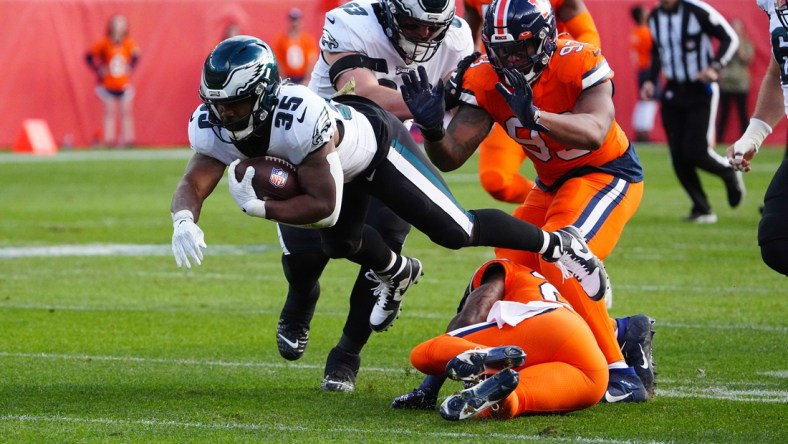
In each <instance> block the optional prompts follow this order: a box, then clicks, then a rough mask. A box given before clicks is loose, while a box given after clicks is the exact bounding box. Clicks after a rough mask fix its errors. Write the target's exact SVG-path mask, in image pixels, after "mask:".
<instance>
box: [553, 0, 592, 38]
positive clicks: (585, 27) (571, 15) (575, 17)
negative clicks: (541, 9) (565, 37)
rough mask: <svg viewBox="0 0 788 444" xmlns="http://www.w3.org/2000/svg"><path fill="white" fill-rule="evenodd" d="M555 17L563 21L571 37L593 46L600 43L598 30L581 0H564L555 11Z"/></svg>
mask: <svg viewBox="0 0 788 444" xmlns="http://www.w3.org/2000/svg"><path fill="white" fill-rule="evenodd" d="M556 17H557V18H558V20H559V21H561V22H563V23H564V25H565V26H566V30H567V31H568V32H569V34H571V35H572V38H573V39H575V40H577V41H580V42H586V43H591V44H592V45H594V46H601V45H602V42H601V39H600V38H599V30H597V28H596V23H594V19H593V17H591V13H590V12H589V11H588V8H587V7H586V5H585V3H583V0H565V1H564V4H563V5H561V9H559V10H558V11H556Z"/></svg>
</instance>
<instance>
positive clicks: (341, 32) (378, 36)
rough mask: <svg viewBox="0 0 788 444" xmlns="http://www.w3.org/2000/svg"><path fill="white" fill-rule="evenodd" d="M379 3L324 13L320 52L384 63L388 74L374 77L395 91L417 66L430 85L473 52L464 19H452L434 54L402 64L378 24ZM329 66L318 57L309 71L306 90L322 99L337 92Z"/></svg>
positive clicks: (363, 1) (361, 2)
mask: <svg viewBox="0 0 788 444" xmlns="http://www.w3.org/2000/svg"><path fill="white" fill-rule="evenodd" d="M374 5H377V6H376V7H380V3H378V2H377V1H371V0H357V1H353V2H351V3H347V4H345V5H343V6H340V7H338V8H334V9H332V10H331V11H328V13H326V20H325V22H324V24H323V35H322V36H321V38H320V49H321V50H322V51H324V52H332V53H341V52H355V53H360V54H364V55H366V56H367V57H370V58H373V59H383V60H385V61H386V66H387V68H388V71H387V72H375V71H373V72H374V73H375V76H376V77H377V78H378V80H380V79H385V80H389V81H392V82H394V83H395V84H396V85H397V89H398V90H399V87H400V86H401V85H402V79H401V78H400V75H401V74H404V73H406V72H409V71H413V70H415V69H416V68H417V67H418V66H419V65H422V66H424V68H425V69H426V70H427V75H428V76H429V79H430V82H431V83H433V84H435V82H437V81H438V79H441V78H444V77H446V76H447V75H448V74H449V73H450V72H452V71H454V69H455V68H456V67H457V63H458V62H459V61H460V60H462V58H463V57H465V56H467V55H469V54H471V53H472V52H473V49H474V48H473V36H472V35H471V29H470V27H469V26H468V23H467V22H465V20H463V19H461V18H459V17H455V18H454V21H453V22H452V24H451V25H450V26H449V30H448V31H447V32H446V37H445V38H444V39H443V42H442V43H441V45H440V47H439V48H438V51H437V53H436V54H435V56H433V57H432V58H431V59H430V60H428V61H426V62H423V63H420V64H419V63H415V62H414V63H411V64H410V65H406V64H405V61H404V60H402V57H401V56H400V55H399V53H398V52H397V49H396V47H395V46H394V44H393V43H392V42H391V40H389V38H388V37H387V36H386V33H385V31H384V29H383V26H382V25H381V24H380V23H379V22H378V18H377V17H376V15H375V11H374V10H373V6H374ZM328 70H329V65H328V63H326V61H325V59H324V58H323V57H322V56H321V57H319V58H318V61H317V63H315V67H314V69H313V70H312V78H311V80H310V82H309V88H310V89H311V90H312V91H315V92H317V93H318V94H319V95H320V96H321V97H330V96H331V95H332V94H334V93H335V92H336V90H335V89H334V86H333V85H331V80H330V78H329V76H328Z"/></svg>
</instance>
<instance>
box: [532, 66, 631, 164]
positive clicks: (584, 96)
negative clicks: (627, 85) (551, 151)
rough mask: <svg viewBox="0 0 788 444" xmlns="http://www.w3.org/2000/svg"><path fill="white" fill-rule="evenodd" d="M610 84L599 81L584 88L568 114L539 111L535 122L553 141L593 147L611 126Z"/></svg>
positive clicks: (611, 96)
mask: <svg viewBox="0 0 788 444" xmlns="http://www.w3.org/2000/svg"><path fill="white" fill-rule="evenodd" d="M615 113H616V111H615V107H614V106H613V83H612V82H609V81H608V82H603V83H600V84H599V85H596V86H594V87H591V88H588V89H586V90H584V91H583V92H582V93H581V94H580V97H579V98H578V99H577V102H575V106H574V108H573V109H572V112H571V113H562V114H556V113H550V112H546V111H541V112H540V116H539V123H540V124H542V125H544V126H545V127H547V128H549V129H550V132H549V136H550V138H551V139H553V140H555V141H556V142H558V143H560V144H562V145H566V146H568V147H572V148H576V149H581V150H596V149H598V148H600V147H601V146H602V143H603V142H604V141H605V137H607V133H608V132H609V131H610V127H611V126H612V125H613V119H614V118H615Z"/></svg>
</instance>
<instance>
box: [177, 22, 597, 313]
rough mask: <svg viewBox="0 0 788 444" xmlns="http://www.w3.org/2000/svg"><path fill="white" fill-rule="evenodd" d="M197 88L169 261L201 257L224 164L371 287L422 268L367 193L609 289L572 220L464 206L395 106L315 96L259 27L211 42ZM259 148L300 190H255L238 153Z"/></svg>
mask: <svg viewBox="0 0 788 444" xmlns="http://www.w3.org/2000/svg"><path fill="white" fill-rule="evenodd" d="M421 70H422V71H423V67H422V68H421ZM200 98H201V100H202V101H203V105H201V106H200V107H198V108H197V109H196V110H195V112H194V114H193V115H192V118H191V120H190V122H189V142H190V145H191V147H192V149H193V150H194V151H195V153H194V155H193V156H192V158H191V159H190V161H189V163H188V164H187V166H186V171H185V173H184V175H183V177H182V178H181V180H180V181H179V183H178V185H177V187H176V189H175V193H174V195H173V198H172V203H171V208H170V209H171V213H172V219H173V227H174V232H173V238H172V249H173V253H174V255H175V259H176V263H177V264H178V265H179V266H180V265H185V266H187V267H190V262H189V261H190V260H193V261H194V262H195V263H197V264H200V263H201V261H202V258H203V255H202V249H203V248H205V245H206V244H205V241H204V234H203V232H202V230H201V229H200V228H199V226H197V224H196V223H197V222H198V221H199V217H200V210H201V208H202V205H203V202H204V201H205V199H206V198H207V197H208V195H210V194H211V193H212V192H213V190H214V189H215V187H216V185H217V184H218V183H219V181H220V180H221V179H222V176H223V175H224V172H225V170H226V167H227V166H228V165H229V167H230V168H229V172H228V182H229V191H230V194H231V195H232V197H233V199H234V200H235V202H236V203H237V204H238V206H239V207H240V208H241V209H242V210H243V212H244V213H245V214H247V215H249V216H255V217H259V218H263V219H269V220H272V221H276V222H279V223H282V224H287V225H295V226H300V227H305V228H310V229H315V230H317V232H318V233H319V234H320V242H321V247H322V249H323V252H324V254H326V256H327V257H329V258H346V259H349V260H351V261H353V262H355V263H357V264H359V265H362V266H363V267H364V268H365V269H369V270H371V273H372V274H373V275H374V277H375V280H376V281H377V282H378V288H377V289H376V291H377V292H380V293H385V294H387V295H388V294H391V295H395V296H398V297H401V293H404V292H405V291H406V290H407V289H408V288H409V287H410V286H411V285H412V284H413V283H415V282H416V281H417V280H418V278H419V277H420V275H421V273H422V267H421V264H420V262H419V261H418V260H417V259H414V258H409V257H405V256H402V255H400V254H398V253H396V252H394V251H393V250H392V249H391V248H390V247H389V246H388V245H387V244H386V242H385V241H384V240H383V238H382V237H381V235H380V233H379V232H378V231H377V230H375V229H374V228H373V227H371V226H369V225H366V224H365V218H366V212H367V208H368V206H369V201H370V199H371V198H372V197H373V196H374V197H376V198H377V199H379V200H380V201H381V202H382V203H383V204H385V205H386V206H387V207H389V208H390V209H391V210H393V211H394V212H395V213H396V214H397V215H398V216H400V217H402V218H403V219H404V220H406V221H407V222H408V223H410V224H412V225H413V226H415V227H416V228H417V229H419V230H420V231H422V232H423V233H425V234H426V235H427V236H428V237H429V238H430V240H432V241H433V242H435V243H436V244H438V245H441V246H443V247H445V248H450V249H459V248H463V247H470V246H491V247H502V248H508V249H513V250H526V251H531V252H534V253H539V255H540V256H542V257H543V258H544V259H545V260H546V261H547V262H550V263H552V264H553V266H554V267H555V268H556V269H558V270H560V272H561V273H565V274H566V276H572V277H574V278H575V279H577V280H578V281H579V282H580V285H581V288H582V290H581V291H585V294H586V295H587V296H590V297H593V298H601V297H602V295H603V294H604V292H605V289H606V288H607V285H608V282H607V275H606V274H605V271H604V267H602V264H601V262H600V261H599V260H598V259H597V258H596V256H594V255H593V254H592V253H590V251H589V250H588V246H587V245H585V243H584V241H583V239H582V238H581V237H579V236H578V231H577V230H576V229H575V228H574V227H569V226H568V227H562V228H559V229H556V230H555V231H554V232H546V231H543V230H541V229H540V228H538V227H537V226H535V225H533V224H531V223H529V222H526V221H523V220H521V219H518V218H515V217H512V216H510V215H508V214H506V213H505V212H503V211H501V210H497V209H481V210H470V211H469V210H465V209H464V208H462V207H461V206H460V205H459V204H458V203H457V201H456V199H455V198H454V197H453V196H452V194H451V192H450V191H449V188H448V186H447V185H446V183H445V182H444V181H443V179H442V177H441V176H440V173H439V172H438V171H437V169H435V167H434V166H433V165H432V164H431V163H430V162H429V160H428V159H427V158H426V155H425V154H424V153H423V152H422V150H421V149H420V148H419V147H418V146H417V145H416V143H415V141H414V140H413V138H412V137H411V136H410V133H409V131H408V130H407V129H406V128H405V126H404V125H403V124H402V122H401V121H400V120H399V119H398V118H397V117H396V116H394V115H393V114H391V113H389V112H387V111H384V110H383V109H382V108H380V107H379V106H378V105H377V104H375V103H374V102H372V101H371V100H368V99H365V98H363V97H360V96H356V95H343V96H338V97H336V98H335V99H332V100H325V99H323V98H321V97H320V96H319V95H317V94H316V93H314V92H313V91H311V90H310V89H308V88H307V87H305V86H301V85H295V84H292V83H288V82H283V81H282V80H281V79H280V77H279V72H278V67H277V63H276V59H275V58H274V56H273V53H272V51H271V48H270V47H269V46H268V44H266V43H265V42H263V41H262V40H260V39H258V38H255V37H251V36H237V37H232V38H230V39H227V40H224V41H222V42H221V43H220V44H219V45H217V46H216V48H214V50H213V51H212V52H211V53H210V55H209V56H208V58H207V59H206V61H205V64H204V66H203V70H202V78H201V83H200ZM442 115H443V111H441V117H440V118H441V119H442ZM263 155H268V156H273V157H279V158H282V159H284V160H287V161H288V162H290V163H291V164H293V165H295V166H296V167H297V168H298V183H299V185H300V188H301V191H302V193H303V194H301V195H297V196H294V197H292V198H289V199H286V200H261V199H259V198H258V196H257V195H256V194H255V192H254V189H253V188H252V185H251V180H252V178H253V177H254V173H255V171H254V168H253V167H247V169H246V172H245V175H244V176H243V178H242V179H241V180H240V181H239V180H238V179H237V178H236V175H235V167H236V165H237V164H238V163H239V162H240V160H241V159H246V158H250V157H259V156H263ZM545 268H547V267H545Z"/></svg>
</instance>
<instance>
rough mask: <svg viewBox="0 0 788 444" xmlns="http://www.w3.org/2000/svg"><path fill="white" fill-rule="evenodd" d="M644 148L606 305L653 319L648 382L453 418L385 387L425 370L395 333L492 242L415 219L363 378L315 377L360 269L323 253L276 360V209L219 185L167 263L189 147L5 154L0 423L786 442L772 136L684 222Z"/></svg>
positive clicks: (241, 432) (98, 435) (421, 314)
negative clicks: (736, 202)
mask: <svg viewBox="0 0 788 444" xmlns="http://www.w3.org/2000/svg"><path fill="white" fill-rule="evenodd" d="M638 151H639V154H640V156H641V159H642V160H643V163H644V166H645V169H646V192H645V196H644V200H643V203H642V205H641V207H640V210H639V212H638V214H637V215H636V216H635V217H634V219H633V220H632V221H631V222H630V223H629V225H628V227H627V228H626V230H625V231H624V234H623V238H622V239H621V242H620V243H619V244H618V246H617V248H616V250H615V251H614V252H613V254H612V255H611V256H610V257H609V258H608V260H607V261H606V265H607V269H608V272H609V273H610V276H611V279H612V280H613V285H614V290H615V298H614V305H613V308H612V309H611V310H610V312H611V314H612V315H614V316H626V315H630V314H637V313H647V314H649V315H651V316H653V317H654V318H656V319H657V324H656V331H657V333H656V336H655V355H654V356H655V360H656V362H657V365H658V367H657V369H658V371H659V375H658V379H657V381H658V386H657V397H656V398H655V399H654V400H653V401H651V402H648V403H645V404H635V405H626V404H622V405H616V404H612V405H611V404H607V405H598V406H596V407H594V408H591V409H588V410H584V411H579V412H573V413H569V414H563V415H546V416H536V417H522V418H518V419H515V420H511V421H488V422H483V421H473V420H470V421H464V422H459V423H451V422H448V421H445V420H443V419H442V418H441V417H440V415H439V414H438V413H437V411H435V412H425V411H393V410H391V409H390V408H389V404H390V402H391V400H392V399H393V398H394V397H395V396H396V395H398V394H401V393H405V392H408V391H410V390H411V389H412V388H414V387H415V386H416V385H417V384H418V383H419V381H420V380H421V375H420V374H419V373H418V372H417V371H415V370H414V369H413V368H412V367H411V366H410V364H409V360H408V356H409V352H410V349H411V348H412V347H413V346H414V345H416V344H417V343H419V342H421V341H423V340H425V339H427V338H429V337H432V336H434V335H436V334H439V333H441V332H442V331H444V328H445V325H446V322H447V321H448V319H449V318H450V317H451V316H452V314H453V312H454V310H455V308H456V305H457V301H458V299H459V297H460V296H461V294H462V290H463V288H464V287H465V285H466V284H467V279H468V278H469V276H470V274H471V273H472V272H473V270H474V269H475V268H476V267H477V266H478V265H479V264H480V263H481V262H482V261H484V260H486V259H489V258H491V257H492V253H491V251H490V250H488V249H483V248H474V249H465V250H463V251H449V250H445V249H442V248H440V247H436V246H434V245H432V244H430V243H429V241H428V240H427V239H426V237H424V236H423V235H421V234H420V233H415V232H414V233H413V234H412V235H411V236H410V238H409V240H408V243H407V244H406V247H405V251H406V253H407V254H409V255H412V256H416V257H419V258H420V259H421V260H422V261H423V263H424V265H425V273H426V274H425V276H424V278H423V279H422V281H421V282H420V283H419V285H417V286H416V287H414V288H413V289H411V290H410V292H409V293H408V297H407V298H406V300H405V305H404V311H403V315H402V317H400V319H399V320H398V321H397V322H396V324H395V326H394V328H392V329H391V330H389V331H388V332H385V333H380V334H375V335H373V337H372V338H371V340H370V342H369V343H368V345H367V347H366V348H365V350H364V352H363V353H362V368H361V371H360V373H359V376H358V381H357V391H356V392H355V393H352V394H339V393H324V392H321V391H320V390H319V389H318V386H319V384H320V381H321V379H322V372H323V365H324V361H325V357H326V354H327V353H328V351H329V349H330V348H331V347H332V346H333V345H334V344H335V343H336V341H337V339H338V338H339V335H340V333H341V328H342V325H343V323H344V317H345V314H346V312H347V303H348V302H347V294H348V291H349V288H350V286H351V284H352V281H353V279H354V278H355V273H356V270H357V268H356V267H354V266H351V264H349V263H346V262H343V261H335V262H332V263H331V264H330V265H329V268H328V270H327V273H326V274H325V275H324V277H323V279H322V285H323V294H322V299H321V301H320V303H319V304H318V311H317V314H316V316H315V320H314V322H313V325H312V330H311V339H310V343H309V347H308V349H307V352H306V354H305V356H304V357H303V358H302V359H301V360H300V361H296V362H294V363H290V362H287V361H285V360H283V359H282V358H280V357H279V354H278V352H277V350H276V343H275V331H276V321H277V319H278V315H279V310H280V309H281V307H282V304H283V302H284V294H285V281H284V278H283V277H282V273H281V270H280V265H279V256H280V252H279V248H278V241H277V237H276V230H275V227H274V225H273V224H272V223H270V222H266V221H262V220H260V219H254V218H250V217H246V216H244V215H242V214H241V212H240V211H238V209H237V208H236V206H235V203H234V202H233V201H232V198H231V197H230V196H229V194H228V193H227V191H226V184H224V183H223V184H220V186H219V188H217V191H216V192H215V193H214V196H212V197H211V198H210V199H209V200H208V201H207V203H206V207H205V209H204V212H203V216H202V220H201V221H200V226H201V227H202V228H203V230H204V231H205V234H206V242H207V243H208V250H207V251H206V257H205V261H204V263H203V265H202V266H200V267H197V268H195V269H192V270H190V271H185V270H180V269H178V268H176V266H175V261H174V259H173V257H172V255H171V253H170V245H169V244H170V237H171V234H172V224H171V220H170V216H169V202H170V198H171V196H172V192H173V190H174V187H175V184H176V182H177V180H178V179H179V177H180V175H181V174H182V172H183V168H184V166H185V164H186V159H187V158H188V156H189V155H190V153H189V151H188V150H161V151H158V150H139V151H134V150H133V151H119V152H109V151H82V152H62V153H61V154H59V155H57V156H55V157H52V158H34V157H26V156H19V155H13V154H10V153H7V152H6V153H0V333H1V334H0V442H101V443H105V442H124V443H127V442H131V443H147V442H178V443H182V442H260V441H276V442H288V441H289V442H325V441H345V442H452V443H454V442H492V441H493V440H495V441H498V442H510V441H518V440H523V441H536V440H547V441H549V440H553V441H561V442H585V443H621V442H677V443H678V442H681V443H699V442H707V443H727V442H740V443H786V442H788V425H787V424H788V422H787V421H788V346H786V340H788V321H786V315H787V314H788V297H786V296H788V285H787V284H788V281H786V279H785V277H782V276H780V275H778V274H777V273H775V272H773V271H771V270H770V269H768V268H767V267H766V266H765V265H764V264H763V263H762V262H761V259H760V253H759V250H758V246H757V241H756V230H757V224H758V219H759V214H758V206H759V205H760V203H761V200H762V196H763V193H764V191H765V189H766V185H767V184H768V181H769V180H770V178H771V176H772V174H773V172H774V171H775V170H776V168H777V166H778V164H779V162H780V160H781V159H782V155H783V151H782V150H776V149H775V150H768V149H767V150H762V151H761V154H759V155H758V157H757V158H756V160H755V162H754V171H752V172H751V173H749V174H748V175H747V176H746V181H747V184H748V195H747V197H746V198H745V201H744V203H743V204H742V206H741V207H740V208H738V209H736V210H732V209H729V208H728V207H727V205H726V203H725V193H724V187H723V185H722V182H721V181H719V180H718V179H716V178H713V177H711V176H708V175H704V176H703V179H704V184H705V186H706V189H707V192H708V193H709V195H710V198H711V200H712V204H713V205H714V207H715V211H716V212H717V214H718V215H719V219H720V221H719V223H717V224H716V225H690V224H686V223H683V222H681V221H680V219H681V217H683V216H685V215H686V214H687V213H688V212H689V201H688V199H687V198H686V197H685V195H684V193H683V191H682V190H681V189H680V187H679V185H678V183H677V181H676V179H675V177H674V175H673V173H672V170H671V169H670V167H669V163H668V157H667V153H666V151H665V149H664V148H663V147H659V146H649V145H644V146H642V147H639V149H638ZM471 163H473V162H471ZM529 174H530V173H529ZM446 178H447V181H448V182H449V184H450V186H451V187H452V188H453V190H454V192H455V194H456V195H457V197H458V199H459V201H460V202H462V203H463V204H464V205H465V206H466V207H467V208H480V207H489V206H497V207H500V208H504V209H507V210H508V209H511V208H513V207H512V206H506V205H501V204H497V203H495V202H494V201H492V199H491V198H489V197H488V196H487V195H485V194H484V192H483V191H482V190H481V188H480V186H479V185H478V182H477V180H476V176H475V166H474V165H470V164H469V165H467V166H466V167H464V168H463V169H462V170H460V171H457V172H453V173H451V174H448V175H447V176H446ZM786 223H788V222H786ZM459 388H460V386H459V384H456V383H448V384H446V386H445V387H444V390H443V392H442V393H441V395H442V397H444V396H447V395H448V394H450V393H451V392H452V391H453V390H457V389H459Z"/></svg>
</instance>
